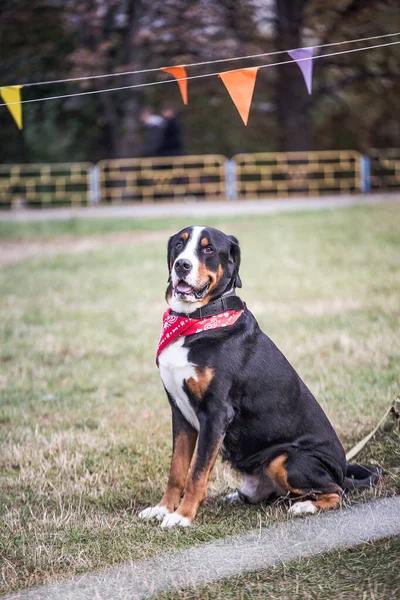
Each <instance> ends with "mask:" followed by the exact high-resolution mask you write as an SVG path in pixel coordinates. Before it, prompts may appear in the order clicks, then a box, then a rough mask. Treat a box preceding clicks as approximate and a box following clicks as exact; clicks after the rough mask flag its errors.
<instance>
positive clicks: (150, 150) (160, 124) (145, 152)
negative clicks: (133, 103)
mask: <svg viewBox="0 0 400 600" xmlns="http://www.w3.org/2000/svg"><path fill="white" fill-rule="evenodd" d="M140 120H141V122H142V123H143V127H144V136H143V144H142V148H141V150H140V154H139V155H140V156H141V157H143V158H149V157H155V156H166V155H165V154H164V153H162V149H163V145H164V136H165V129H166V121H165V119H163V117H160V115H156V114H155V113H154V112H153V110H152V109H151V108H150V107H146V108H144V109H143V110H142V112H141V114H140Z"/></svg>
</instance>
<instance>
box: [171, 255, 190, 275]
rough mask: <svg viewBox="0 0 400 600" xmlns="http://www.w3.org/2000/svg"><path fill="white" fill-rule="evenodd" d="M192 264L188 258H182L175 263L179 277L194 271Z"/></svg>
mask: <svg viewBox="0 0 400 600" xmlns="http://www.w3.org/2000/svg"><path fill="white" fill-rule="evenodd" d="M192 266H193V265H192V263H191V262H190V260H188V259H187V258H180V259H178V260H177V261H176V262H175V271H176V273H177V275H187V274H188V273H189V271H191V270H192Z"/></svg>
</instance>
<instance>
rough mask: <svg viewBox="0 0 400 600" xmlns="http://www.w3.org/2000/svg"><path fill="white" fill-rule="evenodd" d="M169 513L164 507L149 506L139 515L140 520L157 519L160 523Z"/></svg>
mask: <svg viewBox="0 0 400 600" xmlns="http://www.w3.org/2000/svg"><path fill="white" fill-rule="evenodd" d="M169 514H170V512H169V510H168V508H167V507H166V506H159V505H158V504H157V506H149V507H148V508H145V509H144V510H142V511H141V512H140V513H139V518H140V519H158V520H159V521H162V520H163V519H164V517H165V516H166V515H169Z"/></svg>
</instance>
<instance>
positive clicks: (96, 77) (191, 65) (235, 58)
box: [21, 31, 400, 88]
mask: <svg viewBox="0 0 400 600" xmlns="http://www.w3.org/2000/svg"><path fill="white" fill-rule="evenodd" d="M398 35H400V31H398V32H396V33H385V34H383V35H373V36H371V37H364V38H356V39H354V40H344V41H341V42H329V43H327V44H319V45H315V46H302V47H301V48H292V49H290V50H276V51H274V52H263V53H261V54H248V55H246V56H234V57H231V58H219V59H217V60H207V61H203V62H196V63H187V64H182V65H180V66H181V67H186V68H188V67H202V66H206V65H214V64H217V63H224V62H230V61H236V60H246V59H248V60H250V59H253V58H261V57H266V56H276V55H278V54H285V53H286V52H288V53H290V52H293V51H294V50H310V49H313V50H318V49H319V48H328V47H330V46H341V45H343V44H355V43H357V42H368V41H371V40H380V39H383V38H388V37H395V36H398ZM377 47H378V46H377ZM162 69H163V67H156V68H154V69H141V70H139V71H121V72H119V73H105V74H103V75H86V76H83V77H72V78H69V79H54V80H52V81H37V82H34V83H24V84H21V85H23V87H25V88H27V87H33V86H38V85H52V84H55V83H71V82H73V81H89V80H91V79H105V78H106V77H122V76H124V75H139V74H144V73H155V72H157V71H160V70H162Z"/></svg>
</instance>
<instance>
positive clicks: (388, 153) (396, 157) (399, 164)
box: [368, 148, 400, 191]
mask: <svg viewBox="0 0 400 600" xmlns="http://www.w3.org/2000/svg"><path fill="white" fill-rule="evenodd" d="M368 154H369V158H370V187H371V190H374V191H375V190H380V189H384V190H394V189H399V188H400V149H399V148H385V149H382V150H378V149H375V148H374V149H372V150H370V152H369V153H368Z"/></svg>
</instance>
